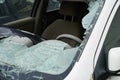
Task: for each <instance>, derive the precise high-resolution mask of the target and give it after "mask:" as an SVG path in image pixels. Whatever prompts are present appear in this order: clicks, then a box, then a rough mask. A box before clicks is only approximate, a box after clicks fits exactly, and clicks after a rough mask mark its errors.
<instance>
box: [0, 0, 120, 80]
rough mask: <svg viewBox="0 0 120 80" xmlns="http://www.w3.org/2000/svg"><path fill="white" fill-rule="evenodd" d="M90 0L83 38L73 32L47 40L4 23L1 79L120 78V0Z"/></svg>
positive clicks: (0, 35) (1, 29) (0, 47)
mask: <svg viewBox="0 0 120 80" xmlns="http://www.w3.org/2000/svg"><path fill="white" fill-rule="evenodd" d="M80 1H81V0H80ZM82 1H84V0H82ZM88 1H89V4H88V5H89V7H88V10H89V13H88V14H86V15H85V16H84V17H83V18H82V25H83V28H84V29H85V30H86V31H85V33H84V36H83V38H84V39H83V40H82V41H81V40H80V39H79V38H77V37H75V36H73V35H69V34H64V35H60V36H58V37H57V38H56V40H44V39H43V38H40V37H39V36H37V35H35V34H32V33H29V32H26V31H23V30H16V29H13V28H4V26H2V27H0V80H120V62H119V61H120V44H119V43H120V40H119V39H120V37H119V35H120V28H119V27H120V0H105V1H104V0H88ZM5 27H6V26H5ZM61 37H66V38H70V39H72V40H75V41H76V42H78V43H80V45H79V46H78V45H77V46H75V47H72V46H71V45H69V44H68V43H66V42H63V41H60V40H58V38H61ZM41 41H42V42H41Z"/></svg>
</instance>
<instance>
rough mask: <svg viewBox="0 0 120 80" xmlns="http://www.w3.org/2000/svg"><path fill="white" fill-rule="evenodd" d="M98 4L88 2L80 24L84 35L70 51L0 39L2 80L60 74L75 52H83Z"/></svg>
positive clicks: (49, 43)
mask: <svg viewBox="0 0 120 80" xmlns="http://www.w3.org/2000/svg"><path fill="white" fill-rule="evenodd" d="M101 2H103V1H102V0H101V1H100V0H99V1H91V2H89V8H88V10H89V13H88V14H87V15H86V16H85V17H84V18H83V20H82V24H83V27H84V28H85V29H86V32H85V36H84V40H83V42H82V43H81V44H80V46H76V47H71V46H70V45H69V44H67V43H65V42H63V41H59V40H46V41H43V42H40V43H38V44H36V45H33V42H32V41H31V39H29V38H27V37H19V36H18V35H14V36H10V37H7V38H2V39H0V70H1V72H2V73H3V74H2V73H1V72H0V73H1V74H2V76H8V75H9V77H11V78H13V77H14V74H15V73H16V74H17V75H16V76H18V75H20V74H21V73H25V74H27V73H30V72H32V71H38V72H43V73H47V74H52V75H59V74H62V73H64V72H65V71H66V70H67V69H68V68H69V66H70V65H71V63H73V62H74V57H75V56H76V53H77V51H78V50H80V51H82V50H83V46H85V44H86V39H88V37H89V36H87V33H88V34H89V35H90V33H91V31H92V30H91V29H92V28H93V26H94V25H93V24H95V23H92V22H93V19H94V18H95V16H96V15H98V13H97V10H98V9H99V8H100V5H101V4H102V3H101ZM88 20H89V21H88ZM91 25H92V26H91ZM22 40H23V41H22ZM6 68H7V69H6ZM32 77H33V76H32ZM37 78H38V77H37ZM13 80H14V79H13Z"/></svg>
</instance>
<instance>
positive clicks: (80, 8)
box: [42, 0, 88, 46]
mask: <svg viewBox="0 0 120 80" xmlns="http://www.w3.org/2000/svg"><path fill="white" fill-rule="evenodd" d="M87 7H88V5H87V1H85V0H62V3H61V6H60V10H59V13H60V14H62V15H63V16H64V19H57V20H56V21H54V22H53V23H52V24H50V25H49V26H48V27H47V28H46V29H45V31H44V32H43V33H42V37H44V38H46V39H56V38H57V37H58V36H59V35H61V34H70V35H74V36H76V37H78V38H80V39H82V36H83V33H84V29H83V27H82V24H81V20H82V18H83V17H84V16H85V15H86V14H87V13H88V10H87ZM68 16H69V17H71V20H67V17H68ZM64 41H65V42H67V43H69V44H70V45H72V46H74V45H76V43H75V42H74V41H71V40H69V39H64Z"/></svg>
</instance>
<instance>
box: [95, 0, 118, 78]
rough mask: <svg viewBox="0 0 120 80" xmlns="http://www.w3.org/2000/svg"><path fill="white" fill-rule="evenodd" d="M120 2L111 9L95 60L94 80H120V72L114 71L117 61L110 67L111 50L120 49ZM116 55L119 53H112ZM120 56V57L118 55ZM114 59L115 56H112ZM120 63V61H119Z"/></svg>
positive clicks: (116, 2)
mask: <svg viewBox="0 0 120 80" xmlns="http://www.w3.org/2000/svg"><path fill="white" fill-rule="evenodd" d="M119 21H120V0H116V1H115V3H114V6H113V7H112V9H111V13H110V14H109V17H108V20H107V23H106V26H105V27H104V30H103V35H102V36H101V40H100V43H99V46H98V49H97V51H96V54H95V59H94V74H93V76H94V80H120V76H119V74H118V73H119V71H116V70H115V71H112V70H111V66H112V69H115V68H116V66H117V67H118V68H120V67H119V65H118V64H116V62H117V61H115V60H116V59H114V58H113V59H112V62H114V61H115V62H114V63H112V65H110V63H111V62H110V59H111V58H110V57H109V56H110V55H111V50H112V49H114V48H119V47H120V44H119V43H120V42H119V41H120V39H119V38H120V37H119V34H120V23H119ZM112 53H114V54H118V53H117V52H115V51H114V52H112ZM118 56H119V55H118ZM112 57H114V56H112ZM118 61H119V60H118ZM113 66H114V67H113Z"/></svg>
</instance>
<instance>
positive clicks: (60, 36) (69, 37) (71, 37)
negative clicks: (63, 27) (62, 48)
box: [56, 34, 82, 44]
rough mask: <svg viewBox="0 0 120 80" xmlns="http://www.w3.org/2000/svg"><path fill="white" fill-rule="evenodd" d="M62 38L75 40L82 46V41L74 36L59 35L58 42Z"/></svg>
mask: <svg viewBox="0 0 120 80" xmlns="http://www.w3.org/2000/svg"><path fill="white" fill-rule="evenodd" d="M62 38H67V39H70V40H73V41H75V42H77V43H79V44H81V42H82V40H81V39H80V38H78V37H76V36H74V35H71V34H61V35H59V36H58V37H57V38H56V39H57V40H60V39H62Z"/></svg>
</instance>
